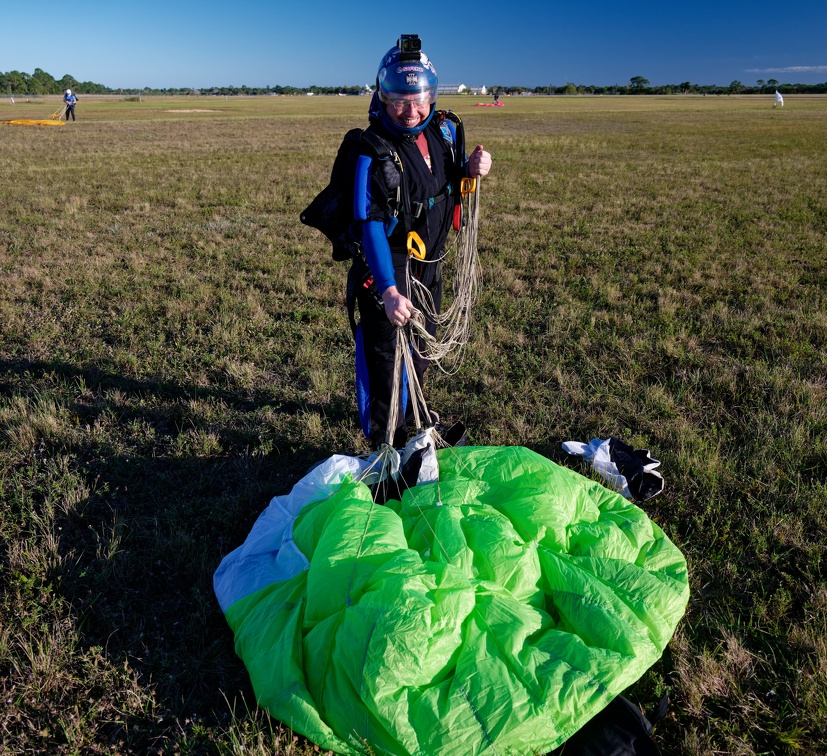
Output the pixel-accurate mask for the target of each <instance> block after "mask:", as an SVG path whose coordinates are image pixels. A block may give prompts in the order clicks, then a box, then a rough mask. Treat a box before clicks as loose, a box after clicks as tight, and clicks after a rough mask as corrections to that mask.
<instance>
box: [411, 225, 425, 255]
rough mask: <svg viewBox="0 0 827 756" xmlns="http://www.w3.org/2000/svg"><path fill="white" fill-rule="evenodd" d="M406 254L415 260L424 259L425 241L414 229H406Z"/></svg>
mask: <svg viewBox="0 0 827 756" xmlns="http://www.w3.org/2000/svg"><path fill="white" fill-rule="evenodd" d="M408 255H410V256H411V257H415V258H416V259H417V260H424V259H425V242H424V241H422V239H421V238H420V236H419V234H418V233H416V231H408Z"/></svg>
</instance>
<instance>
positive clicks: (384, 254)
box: [362, 221, 396, 294]
mask: <svg viewBox="0 0 827 756" xmlns="http://www.w3.org/2000/svg"><path fill="white" fill-rule="evenodd" d="M362 246H363V247H364V249H365V257H366V258H367V261H368V267H369V268H370V272H371V273H373V278H374V280H375V281H376V288H377V289H379V293H380V294H383V293H384V292H385V289H387V288H389V287H391V286H396V276H394V274H393V261H392V260H391V248H390V244H388V237H387V236H385V224H384V223H382V222H381V221H367V222H366V223H364V224H363V225H362Z"/></svg>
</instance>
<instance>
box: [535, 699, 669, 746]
mask: <svg viewBox="0 0 827 756" xmlns="http://www.w3.org/2000/svg"><path fill="white" fill-rule="evenodd" d="M668 703H669V699H668V698H667V697H666V696H664V697H663V698H662V699H661V701H660V703H659V704H658V708H657V711H656V712H655V715H654V717H653V718H652V719H653V720H654V721H653V722H650V721H649V720H648V719H647V718H646V716H645V715H644V714H643V712H642V711H641V710H640V708H639V707H638V706H636V705H635V704H633V703H632V702H631V701H630V700H629V699H628V698H624V697H623V696H618V697H617V698H615V699H613V700H612V702H611V703H610V704H609V705H608V706H607V707H606V708H605V709H603V711H601V712H600V713H599V714H596V715H595V716H594V717H592V718H591V719H590V720H589V721H588V722H586V724H585V725H583V727H581V728H580V729H579V730H578V731H577V732H576V733H575V734H574V735H572V736H571V737H570V738H569V739H568V740H567V741H566V742H565V743H563V745H561V746H560V747H559V748H557V749H555V750H554V751H552V752H551V754H549V756H661V752H660V749H659V748H658V747H657V746H656V745H655V743H654V742H653V741H652V730H653V729H654V726H655V725H656V724H657V723H658V722H659V721H660V720H661V719H663V717H664V716H665V715H666V708H667V706H668Z"/></svg>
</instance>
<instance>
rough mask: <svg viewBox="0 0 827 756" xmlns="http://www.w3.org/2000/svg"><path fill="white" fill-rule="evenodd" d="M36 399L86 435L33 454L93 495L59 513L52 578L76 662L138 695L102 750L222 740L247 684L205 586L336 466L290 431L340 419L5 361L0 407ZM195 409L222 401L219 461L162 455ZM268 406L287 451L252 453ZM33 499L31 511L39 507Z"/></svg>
mask: <svg viewBox="0 0 827 756" xmlns="http://www.w3.org/2000/svg"><path fill="white" fill-rule="evenodd" d="M80 381H82V382H83V384H84V385H85V387H86V389H85V391H84V396H85V397H87V398H86V399H84V401H83V402H81V403H80V404H79V403H78V402H77V401H74V400H73V399H72V398H71V396H73V395H76V394H77V392H74V394H72V392H68V391H67V390H66V389H67V387H68V386H69V385H70V384H74V385H75V386H76V385H77V383H78V382H80ZM46 384H48V385H46ZM73 388H74V387H73ZM112 390H117V392H119V396H118V406H117V411H116V413H115V418H114V420H113V422H112V423H111V424H109V425H108V426H106V427H105V428H104V429H103V430H100V431H95V432H92V431H91V429H92V427H93V426H94V425H95V423H96V421H97V420H98V419H99V418H101V417H103V416H104V415H105V414H106V413H107V412H111V411H112V410H113V407H112V404H111V402H110V401H109V400H108V399H107V398H106V396H105V395H107V393H108V392H111V391H112ZM34 392H37V393H39V394H40V395H41V396H43V395H46V394H47V393H50V394H52V395H59V396H60V401H61V402H64V401H65V403H67V404H69V405H71V407H72V414H73V415H74V416H75V417H76V418H77V420H76V422H77V423H78V424H79V426H81V427H83V428H85V429H86V431H87V432H84V433H82V434H79V435H78V437H77V438H74V439H71V440H67V439H68V437H69V436H70V435H71V434H68V433H67V434H66V437H65V438H63V439H61V437H60V436H57V437H56V438H55V439H50V440H49V442H48V443H47V444H46V445H45V447H44V446H41V448H40V450H39V451H37V452H35V453H34V454H35V456H36V457H37V458H38V462H39V463H42V464H45V462H46V460H48V459H49V458H50V457H51V458H54V457H56V456H58V455H61V456H63V457H65V458H69V460H70V462H69V465H68V473H69V474H71V475H74V476H75V477H76V478H78V479H80V480H82V481H83V484H84V485H85V490H87V492H88V493H87V495H85V496H84V497H82V500H80V501H77V502H75V503H74V504H73V505H72V506H67V507H64V508H58V512H57V514H56V516H55V522H54V528H55V530H56V531H59V539H60V541H59V554H60V560H59V562H58V563H57V565H56V566H55V567H54V570H55V574H53V575H50V576H49V578H50V580H51V582H52V584H53V585H54V586H55V590H56V592H57V593H58V594H59V595H61V596H62V597H63V598H64V599H65V601H66V602H68V604H69V605H70V606H71V616H72V617H73V618H75V619H74V621H75V622H76V626H77V628H78V632H79V646H80V648H78V649H76V650H75V654H76V655H79V656H80V657H83V656H86V657H87V658H88V657H90V656H92V655H95V654H102V655H103V657H104V658H105V659H106V660H108V663H109V664H111V665H112V666H113V667H117V668H123V669H125V668H126V667H128V668H129V669H130V670H132V673H134V674H136V675H137V682H138V687H139V689H140V690H141V695H143V696H145V702H144V704H143V705H142V706H141V707H140V708H139V710H136V711H134V712H132V713H131V714H127V713H125V712H124V711H120V712H119V713H117V715H116V714H115V712H110V713H109V714H108V722H107V723H106V724H103V725H101V729H100V735H99V737H100V738H102V739H103V740H104V741H108V742H110V743H118V742H126V743H128V744H129V749H130V752H140V751H141V749H145V748H158V747H166V746H165V744H167V745H169V744H171V743H175V742H179V741H180V740H181V739H182V738H183V739H185V740H190V741H191V740H192V738H196V739H198V737H202V736H203V731H204V728H207V729H210V728H212V729H213V730H214V729H215V728H222V727H225V726H226V725H227V723H228V721H229V709H228V702H229V703H230V704H232V702H233V701H235V700H236V699H240V700H241V701H242V704H241V710H242V711H245V710H253V709H254V708H255V707H254V703H253V702H254V697H253V695H252V692H251V689H250V685H249V679H248V676H247V673H246V670H245V669H244V667H243V665H242V663H241V661H240V660H239V659H238V658H237V657H236V655H235V652H234V649H233V638H232V633H231V631H230V629H229V627H228V626H227V624H226V622H225V620H224V616H223V614H222V612H221V610H220V607H219V606H218V603H217V600H216V598H215V595H214V593H213V589H212V575H213V573H214V571H215V569H216V568H217V566H218V564H219V562H220V561H221V559H222V558H223V556H224V555H226V554H227V553H229V552H230V551H231V550H232V549H234V548H236V547H237V546H239V545H240V544H241V543H242V542H243V541H244V539H245V537H246V535H247V533H248V532H249V530H250V528H251V526H252V524H253V522H254V521H255V519H256V518H257V517H258V515H259V514H260V512H261V511H262V510H263V509H264V508H265V507H266V506H267V504H268V502H269V500H270V499H271V498H272V496H274V495H276V494H280V493H284V492H285V491H287V490H289V488H290V487H291V486H292V485H293V483H295V482H296V480H298V478H299V477H301V476H302V475H303V474H304V472H305V471H306V470H307V469H308V468H309V467H310V466H311V465H312V464H313V463H314V462H316V461H318V460H319V459H322V458H324V457H327V456H329V455H330V454H331V453H332V452H331V450H330V449H329V448H324V447H323V446H321V445H320V444H318V443H312V442H308V441H306V440H304V439H303V438H301V437H298V438H290V437H288V435H289V430H290V428H291V427H292V426H291V423H290V422H289V420H290V418H291V417H295V416H298V415H300V414H302V413H306V412H308V411H319V412H324V413H325V414H326V415H327V417H328V418H329V419H331V421H332V422H343V421H344V419H345V417H346V415H347V413H348V408H347V407H346V406H345V405H344V403H343V404H342V406H340V407H315V408H314V407H308V406H307V405H299V404H297V403H290V402H282V403H279V402H277V401H274V397H273V396H271V395H266V394H265V393H264V392H258V393H256V394H255V395H253V396H252V397H248V398H242V397H240V396H239V395H237V394H235V393H233V392H231V391H225V390H220V389H214V388H201V387H181V386H176V385H172V384H169V383H164V382H156V381H151V380H145V381H139V380H133V379H128V378H124V377H121V376H117V375H112V374H109V373H106V372H103V371H100V370H96V369H80V368H77V367H75V366H72V365H67V364H64V363H59V362H26V361H19V362H12V361H8V360H5V361H2V360H0V395H6V396H12V395H20V394H21V393H22V394H24V395H25V394H27V393H34ZM192 399H197V400H201V401H205V400H206V401H214V400H220V404H219V409H224V410H225V416H224V417H220V416H219V417H217V418H214V419H212V421H211V422H210V429H211V432H213V433H215V434H216V436H217V437H219V438H220V440H221V452H220V453H216V454H211V455H208V456H203V457H201V456H193V455H188V454H187V453H186V451H185V450H184V453H181V450H180V449H178V450H176V451H175V454H174V455H173V454H170V453H167V454H164V453H163V452H164V451H166V452H170V450H172V448H173V447H172V446H171V445H170V443H167V442H170V440H171V439H174V438H175V437H176V436H177V435H178V434H179V433H180V428H181V427H184V426H185V424H186V419H185V418H183V417H182V414H181V413H182V411H183V408H185V407H186V404H187V401H188V400H192ZM73 402H74V403H73ZM273 405H275V406H276V407H277V412H278V414H279V416H280V417H284V418H285V419H286V420H287V422H285V423H284V424H283V425H281V424H279V425H277V426H274V427H273V428H271V429H270V431H269V432H270V434H271V438H270V441H271V442H272V445H273V448H277V449H280V450H283V451H281V452H279V453H269V454H264V453H258V454H256V453H254V452H255V443H259V442H260V438H259V436H258V435H256V434H255V433H254V432H253V431H251V430H250V429H249V425H250V418H249V413H253V412H256V411H257V410H259V409H260V408H262V407H266V406H273ZM245 415H247V416H248V417H247V418H246V420H245V418H244V416H245ZM130 427H132V428H133V429H134V428H137V427H141V428H144V429H146V428H151V429H152V431H153V435H152V437H151V438H149V439H148V440H146V441H143V440H141V439H137V440H136V439H135V438H134V437H131V436H130V431H129V428H130ZM133 435H134V434H133ZM78 439H79V440H78ZM251 447H252V449H253V451H251ZM158 452H161V453H158ZM40 497H41V501H37V500H36V499H34V500H33V502H34V506H35V507H38V506H41V505H43V503H44V502H43V499H45V497H46V494H42V495H40ZM97 649H99V650H97ZM79 666H82V665H79ZM82 684H83V681H82V680H80V685H82ZM81 693H84V692H83V691H81ZM193 732H196V735H193V734H192V733H193ZM198 732H201V733H202V736H198V735H197V733H198ZM99 742H100V741H99ZM205 748H206V751H212V750H213V749H212V747H206V745H205ZM199 752H201V751H199Z"/></svg>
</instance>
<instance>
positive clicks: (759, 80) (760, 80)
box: [756, 79, 767, 92]
mask: <svg viewBox="0 0 827 756" xmlns="http://www.w3.org/2000/svg"><path fill="white" fill-rule="evenodd" d="M756 84H758V86H759V87H761V91H762V92H763V91H764V87H766V86H767V82H766V81H764V80H763V79H758V81H757V82H756Z"/></svg>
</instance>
